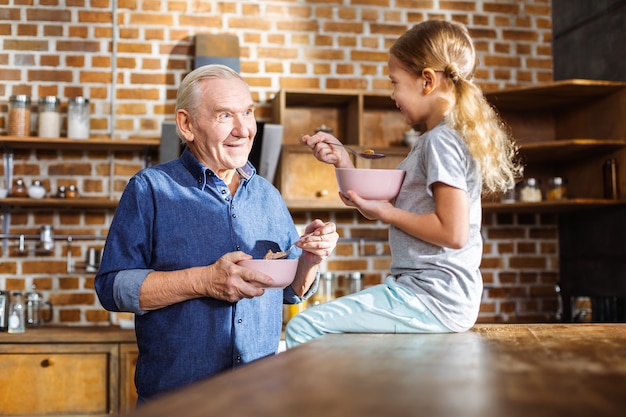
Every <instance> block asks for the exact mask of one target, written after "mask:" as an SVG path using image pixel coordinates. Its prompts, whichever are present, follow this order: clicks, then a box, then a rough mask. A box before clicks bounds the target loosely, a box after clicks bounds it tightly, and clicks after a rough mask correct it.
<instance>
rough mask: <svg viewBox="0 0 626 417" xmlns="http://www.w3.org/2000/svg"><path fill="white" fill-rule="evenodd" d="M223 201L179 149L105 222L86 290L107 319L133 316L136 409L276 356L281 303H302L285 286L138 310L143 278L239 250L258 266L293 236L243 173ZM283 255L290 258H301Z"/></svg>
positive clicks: (220, 189)
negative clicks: (113, 314)
mask: <svg viewBox="0 0 626 417" xmlns="http://www.w3.org/2000/svg"><path fill="white" fill-rule="evenodd" d="M239 174H240V176H241V182H240V186H239V188H238V190H237V192H236V193H235V195H234V196H233V195H231V193H230V191H229V188H228V187H227V185H226V184H225V183H224V182H223V181H222V180H221V179H220V178H218V177H217V176H216V175H215V173H214V172H213V171H211V170H210V169H208V168H206V167H204V166H203V165H201V164H200V163H199V162H198V160H197V159H196V158H195V157H194V156H193V154H191V152H189V151H188V150H185V151H184V152H183V155H182V156H181V157H180V158H179V159H177V160H174V161H170V162H167V163H164V164H160V165H156V166H154V167H150V168H146V169H144V170H142V171H140V172H139V173H137V174H136V175H135V176H134V177H133V178H131V180H130V182H129V183H128V185H127V187H126V189H125V190H124V193H123V194H122V197H121V199H120V202H119V206H118V208H117V211H116V213H115V216H114V218H113V221H112V224H111V227H110V229H109V234H108V236H107V241H106V244H105V249H104V253H103V258H102V262H101V266H100V270H99V271H98V274H97V275H96V278H95V287H96V292H97V294H98V297H99V299H100V302H101V303H102V305H103V306H104V308H106V309H107V310H111V311H130V312H134V313H135V314H136V316H135V332H136V335H137V343H138V346H139V357H138V360H137V370H136V377H135V380H136V384H137V389H138V393H139V397H140V400H142V399H147V398H149V397H151V396H153V395H155V394H158V393H161V392H164V391H168V390H172V389H174V388H178V387H180V386H183V385H186V384H189V383H191V382H194V381H197V380H199V379H202V378H206V377H208V376H210V375H214V374H216V373H218V372H220V371H223V370H226V369H231V368H233V367H235V366H237V365H240V364H243V363H246V362H250V361H253V360H255V359H259V358H261V357H264V356H268V355H272V354H275V353H276V352H277V350H278V344H279V340H280V332H281V328H282V304H283V302H284V303H286V304H294V303H299V302H301V301H302V300H303V299H305V298H307V297H308V296H310V294H312V293H313V292H314V291H315V290H316V287H317V282H316V284H315V285H313V287H312V288H311V290H309V292H308V293H307V294H306V295H305V297H304V298H299V297H298V296H296V295H295V293H294V292H293V290H292V289H291V287H287V288H286V289H285V290H280V289H269V290H266V291H265V294H264V295H263V296H261V297H256V298H253V299H244V300H241V301H239V302H237V303H230V302H226V301H222V300H217V299H213V298H199V299H194V300H188V301H185V302H181V303H177V304H174V305H171V306H168V307H165V308H162V309H159V310H154V311H142V310H141V309H140V307H139V289H140V287H141V284H142V283H143V280H144V279H145V278H146V276H147V275H148V274H149V273H150V272H151V271H173V270H179V269H184V268H190V267H195V266H204V265H209V264H213V263H214V262H216V261H217V260H218V258H220V257H221V256H222V255H224V254H226V253H228V252H233V251H239V250H240V251H243V252H246V253H248V254H250V255H252V256H253V257H254V258H262V257H263V256H264V255H265V254H266V253H267V251H268V250H270V249H271V250H273V251H274V252H276V251H279V250H285V249H287V248H288V247H289V246H290V244H291V243H292V242H294V241H296V240H297V239H298V237H299V235H298V231H297V230H296V227H295V225H294V223H293V220H292V218H291V215H290V213H289V211H288V210H287V207H286V206H285V204H284V201H283V200H282V197H281V196H280V194H279V192H278V190H276V188H274V187H273V186H272V185H271V184H270V183H269V182H268V181H267V180H265V179H264V178H263V177H261V176H259V175H256V173H255V170H254V167H253V166H252V165H250V164H247V165H246V166H245V167H243V168H241V169H239ZM296 249H297V250H295V251H292V253H291V254H290V257H293V258H297V257H298V256H299V255H300V253H301V250H300V249H298V248H296Z"/></svg>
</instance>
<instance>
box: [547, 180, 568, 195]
mask: <svg viewBox="0 0 626 417" xmlns="http://www.w3.org/2000/svg"><path fill="white" fill-rule="evenodd" d="M566 197H567V182H566V181H565V179H563V178H561V177H554V178H550V179H549V180H548V187H547V189H546V200H562V199H564V198H566Z"/></svg>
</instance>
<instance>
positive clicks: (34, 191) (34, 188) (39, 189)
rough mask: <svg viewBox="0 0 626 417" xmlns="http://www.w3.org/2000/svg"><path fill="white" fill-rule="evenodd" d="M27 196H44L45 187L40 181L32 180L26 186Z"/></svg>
mask: <svg viewBox="0 0 626 417" xmlns="http://www.w3.org/2000/svg"><path fill="white" fill-rule="evenodd" d="M28 196H29V197H30V198H38V199H39V198H44V197H45V196H46V188H45V187H44V186H43V185H42V184H41V181H39V180H34V181H33V183H32V184H31V185H30V187H28Z"/></svg>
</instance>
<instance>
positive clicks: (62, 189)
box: [57, 185, 67, 198]
mask: <svg viewBox="0 0 626 417" xmlns="http://www.w3.org/2000/svg"><path fill="white" fill-rule="evenodd" d="M66 197H67V190H66V189H65V186H64V185H59V188H58V189H57V198H66Z"/></svg>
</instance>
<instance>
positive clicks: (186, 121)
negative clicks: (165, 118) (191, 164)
mask: <svg viewBox="0 0 626 417" xmlns="http://www.w3.org/2000/svg"><path fill="white" fill-rule="evenodd" d="M176 125H177V126H178V130H179V131H180V133H181V134H182V135H183V137H184V139H185V141H187V142H193V139H194V136H193V132H192V129H191V115H190V114H189V112H188V111H187V110H184V109H180V110H178V111H177V112H176Z"/></svg>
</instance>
